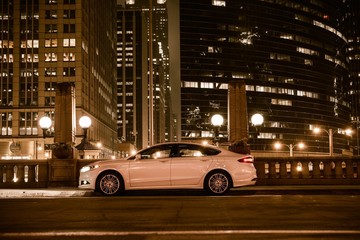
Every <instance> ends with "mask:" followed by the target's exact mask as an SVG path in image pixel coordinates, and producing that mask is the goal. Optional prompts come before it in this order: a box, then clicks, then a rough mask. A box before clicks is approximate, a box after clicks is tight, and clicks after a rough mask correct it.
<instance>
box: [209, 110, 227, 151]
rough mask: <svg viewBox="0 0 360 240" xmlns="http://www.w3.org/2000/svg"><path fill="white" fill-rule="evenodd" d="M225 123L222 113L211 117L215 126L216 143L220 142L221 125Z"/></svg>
mask: <svg viewBox="0 0 360 240" xmlns="http://www.w3.org/2000/svg"><path fill="white" fill-rule="evenodd" d="M223 123H224V118H223V116H221V115H220V114H215V115H213V116H212V117H211V124H212V125H213V126H214V133H215V136H214V141H215V143H216V145H218V144H219V142H218V140H219V139H218V137H219V131H220V127H221V125H222V124H223Z"/></svg>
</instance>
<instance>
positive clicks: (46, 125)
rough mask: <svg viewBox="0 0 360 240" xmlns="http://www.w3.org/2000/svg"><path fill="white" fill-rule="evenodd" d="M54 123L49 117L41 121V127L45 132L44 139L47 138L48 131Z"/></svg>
mask: <svg viewBox="0 0 360 240" xmlns="http://www.w3.org/2000/svg"><path fill="white" fill-rule="evenodd" d="M51 124H52V121H51V118H49V117H48V116H43V117H41V118H40V120H39V125H40V127H41V129H42V130H43V137H44V138H46V131H47V130H48V129H49V128H50V127H51Z"/></svg>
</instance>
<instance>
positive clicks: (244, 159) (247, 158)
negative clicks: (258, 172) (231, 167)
mask: <svg viewBox="0 0 360 240" xmlns="http://www.w3.org/2000/svg"><path fill="white" fill-rule="evenodd" d="M238 162H241V163H254V158H253V157H251V156H245V157H242V158H240V159H239V160H238Z"/></svg>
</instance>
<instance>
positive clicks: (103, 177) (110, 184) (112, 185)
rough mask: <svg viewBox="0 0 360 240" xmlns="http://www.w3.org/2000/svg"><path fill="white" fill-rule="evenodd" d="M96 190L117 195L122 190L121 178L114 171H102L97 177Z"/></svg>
mask: <svg viewBox="0 0 360 240" xmlns="http://www.w3.org/2000/svg"><path fill="white" fill-rule="evenodd" d="M96 190H97V191H99V192H100V193H101V194H102V195H105V196H116V195H119V194H120V193H121V192H122V191H123V190H124V181H123V178H122V177H121V175H120V174H119V173H117V172H114V171H108V172H104V173H102V174H100V175H99V177H98V178H97V181H96Z"/></svg>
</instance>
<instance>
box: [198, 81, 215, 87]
mask: <svg viewBox="0 0 360 240" xmlns="http://www.w3.org/2000/svg"><path fill="white" fill-rule="evenodd" d="M200 88H214V83H212V82H201V83H200Z"/></svg>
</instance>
